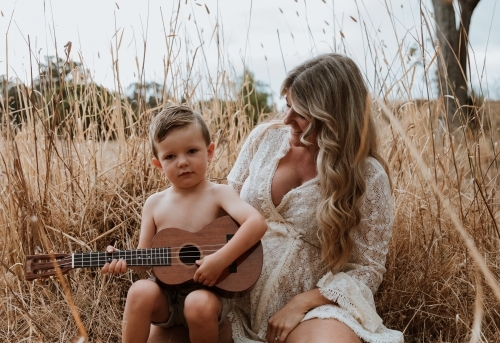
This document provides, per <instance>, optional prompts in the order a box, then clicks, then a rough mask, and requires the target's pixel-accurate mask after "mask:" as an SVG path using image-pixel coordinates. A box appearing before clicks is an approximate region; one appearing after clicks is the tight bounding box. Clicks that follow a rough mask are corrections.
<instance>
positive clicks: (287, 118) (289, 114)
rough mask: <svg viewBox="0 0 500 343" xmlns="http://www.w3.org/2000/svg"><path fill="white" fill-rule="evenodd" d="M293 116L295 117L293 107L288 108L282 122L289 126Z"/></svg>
mask: <svg viewBox="0 0 500 343" xmlns="http://www.w3.org/2000/svg"><path fill="white" fill-rule="evenodd" d="M295 115H296V112H295V110H294V109H293V107H289V108H288V111H286V112H285V118H284V119H283V122H284V123H285V124H287V125H288V124H290V123H291V122H292V120H293V118H294V116H295Z"/></svg>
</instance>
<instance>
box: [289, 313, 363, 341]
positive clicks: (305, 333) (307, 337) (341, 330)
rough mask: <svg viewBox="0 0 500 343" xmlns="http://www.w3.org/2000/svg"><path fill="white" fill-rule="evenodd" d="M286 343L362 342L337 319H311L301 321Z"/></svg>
mask: <svg viewBox="0 0 500 343" xmlns="http://www.w3.org/2000/svg"><path fill="white" fill-rule="evenodd" d="M285 342H286V343H302V342H310V343H333V342H335V343H361V339H359V337H358V336H356V334H355V333H354V332H353V331H352V330H351V328H349V327H348V326H347V325H345V324H344V323H342V322H339V321H338V320H336V319H318V318H316V319H310V320H306V321H305V322H302V323H300V324H299V325H298V326H297V327H296V328H295V329H294V330H293V331H292V332H291V333H290V335H288V337H287V339H286V341H285Z"/></svg>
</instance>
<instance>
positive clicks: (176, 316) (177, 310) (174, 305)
mask: <svg viewBox="0 0 500 343" xmlns="http://www.w3.org/2000/svg"><path fill="white" fill-rule="evenodd" d="M152 280H153V281H154V279H152ZM162 289H163V291H164V292H165V295H166V296H167V299H168V309H169V316H168V319H167V320H166V321H165V322H163V323H151V324H153V325H156V326H160V327H162V328H168V327H171V326H176V325H184V326H185V327H187V323H186V319H185V318H184V301H185V300H186V297H187V296H188V294H189V293H191V292H193V291H195V290H198V289H203V288H202V287H199V286H194V287H189V288H186V289H182V290H179V291H173V290H170V289H165V288H163V287H162ZM216 296H217V297H218V298H219V299H220V301H221V304H222V310H221V313H220V315H219V325H220V324H221V323H222V322H224V320H225V319H226V317H227V315H228V314H229V312H231V310H232V309H233V306H234V303H233V301H232V300H230V299H226V298H223V297H221V296H219V295H217V294H216Z"/></svg>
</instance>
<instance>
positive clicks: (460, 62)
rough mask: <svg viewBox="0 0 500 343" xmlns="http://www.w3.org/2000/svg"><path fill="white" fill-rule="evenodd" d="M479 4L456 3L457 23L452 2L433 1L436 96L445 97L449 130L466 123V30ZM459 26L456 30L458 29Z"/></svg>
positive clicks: (468, 0)
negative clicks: (457, 10)
mask: <svg viewBox="0 0 500 343" xmlns="http://www.w3.org/2000/svg"><path fill="white" fill-rule="evenodd" d="M479 1H480V0H458V2H459V4H460V23H459V25H457V23H456V20H455V10H454V9H453V0H432V4H433V6H434V18H435V21H436V37H437V40H438V45H439V52H440V56H438V81H439V85H438V87H439V94H440V95H441V96H442V97H444V105H445V113H446V116H447V118H448V123H449V125H450V128H451V129H455V128H457V127H458V126H460V125H464V124H466V123H467V122H468V120H469V118H468V116H467V111H465V110H464V108H462V106H464V105H467V99H468V82H467V80H468V77H467V59H468V54H467V51H468V45H469V27H470V21H471V17H472V13H473V12H474V9H475V8H476V6H477V4H478V3H479ZM457 26H458V29H457Z"/></svg>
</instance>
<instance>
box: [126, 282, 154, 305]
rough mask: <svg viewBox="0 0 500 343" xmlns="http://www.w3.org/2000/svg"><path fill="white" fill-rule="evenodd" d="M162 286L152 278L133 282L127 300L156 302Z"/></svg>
mask: <svg viewBox="0 0 500 343" xmlns="http://www.w3.org/2000/svg"><path fill="white" fill-rule="evenodd" d="M159 292H161V289H160V287H159V286H158V285H157V284H156V283H155V282H152V281H150V280H139V281H136V282H134V283H133V284H132V286H131V287H130V289H129V290H128V293H127V302H132V303H139V302H140V303H154V302H156V301H157V299H158V293H159Z"/></svg>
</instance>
